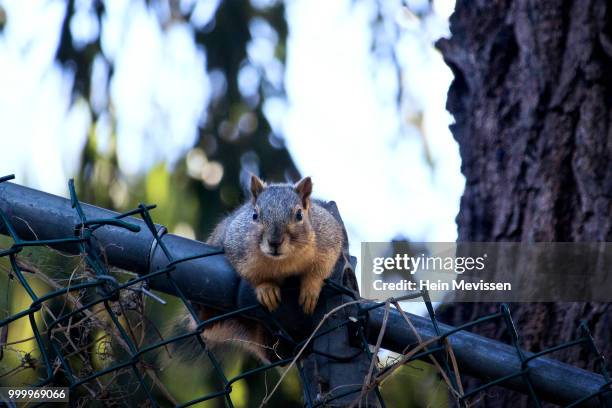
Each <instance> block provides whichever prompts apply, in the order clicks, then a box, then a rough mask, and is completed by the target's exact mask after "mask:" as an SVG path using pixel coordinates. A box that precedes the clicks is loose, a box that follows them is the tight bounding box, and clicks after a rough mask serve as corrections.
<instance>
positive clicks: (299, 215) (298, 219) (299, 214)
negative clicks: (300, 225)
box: [295, 210, 304, 221]
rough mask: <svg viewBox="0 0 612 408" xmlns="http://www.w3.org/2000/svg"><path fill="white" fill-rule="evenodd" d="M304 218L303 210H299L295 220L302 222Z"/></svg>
mask: <svg viewBox="0 0 612 408" xmlns="http://www.w3.org/2000/svg"><path fill="white" fill-rule="evenodd" d="M303 218H304V216H303V215H302V210H297V211H296V212H295V220H296V221H302V219H303Z"/></svg>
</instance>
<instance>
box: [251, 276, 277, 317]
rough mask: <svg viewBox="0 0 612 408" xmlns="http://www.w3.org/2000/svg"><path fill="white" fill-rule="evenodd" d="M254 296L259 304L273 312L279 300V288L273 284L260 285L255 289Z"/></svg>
mask: <svg viewBox="0 0 612 408" xmlns="http://www.w3.org/2000/svg"><path fill="white" fill-rule="evenodd" d="M255 294H256V295H257V300H258V301H259V303H261V304H262V305H264V306H265V307H266V309H268V310H269V311H271V312H272V311H274V310H276V308H277V307H278V305H279V303H280V299H281V293H280V287H278V285H275V284H273V283H262V284H261V285H258V286H257V287H256V288H255Z"/></svg>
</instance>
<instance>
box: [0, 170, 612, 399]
mask: <svg viewBox="0 0 612 408" xmlns="http://www.w3.org/2000/svg"><path fill="white" fill-rule="evenodd" d="M11 178H12V176H7V177H2V178H0V183H2V182H5V181H8V180H10V179H11ZM4 185H5V186H15V185H13V184H11V183H5V184H4ZM7 191H8V190H7V189H5V190H2V189H1V188H0V220H1V222H0V232H2V233H3V234H5V235H8V236H9V238H10V243H9V245H8V246H6V247H4V248H1V247H0V259H5V260H7V263H6V265H8V266H7V267H6V268H3V269H4V272H6V276H7V278H8V280H7V286H6V287H7V290H6V299H5V304H6V305H7V306H6V310H5V311H2V313H4V314H5V316H2V315H0V318H1V319H2V320H0V385H17V384H14V381H13V380H12V379H14V378H15V376H17V375H19V373H22V372H24V371H31V372H34V373H35V375H34V376H35V377H36V378H37V380H36V381H33V382H31V383H30V384H28V385H30V386H33V387H44V386H67V387H69V390H70V395H71V399H70V404H71V405H72V406H84V405H86V404H88V401H94V400H98V401H103V402H104V403H108V405H112V404H115V405H118V406H121V405H130V404H133V403H134V401H138V403H139V404H140V405H141V406H153V407H156V406H173V405H174V406H180V407H185V406H190V405H194V404H197V403H200V402H203V401H209V400H218V401H221V403H222V405H225V406H228V407H233V406H235V404H234V402H233V401H232V392H233V389H235V384H236V383H237V382H239V381H241V380H245V379H249V378H252V377H255V376H261V375H265V374H266V372H268V371H270V370H273V371H276V373H280V377H279V378H278V381H277V382H276V384H275V385H274V386H272V387H270V389H268V390H267V392H266V395H265V396H264V398H263V400H262V401H261V405H262V406H263V405H265V404H266V403H269V401H270V399H271V398H272V395H273V394H274V393H275V391H276V390H277V388H278V386H279V384H280V383H281V382H282V381H283V380H284V379H285V378H286V375H287V373H288V372H289V369H290V368H292V367H295V368H296V369H297V372H298V374H299V378H300V379H301V382H302V388H303V390H304V393H303V394H304V395H303V404H304V405H305V406H307V407H318V406H383V407H384V406H385V402H384V399H383V397H382V394H381V391H380V389H379V387H380V385H381V384H383V383H384V382H385V381H386V380H388V379H389V378H390V377H391V376H392V375H393V374H394V373H395V372H396V370H397V369H398V368H400V367H402V366H404V365H406V364H407V363H410V362H413V361H415V360H425V361H427V362H429V363H431V364H432V365H433V367H435V369H436V371H437V374H438V376H439V377H440V378H441V380H442V381H444V383H446V385H447V386H448V390H449V395H450V399H449V401H450V402H449V404H450V405H453V404H454V405H457V406H468V405H469V404H470V402H471V401H474V400H475V398H477V396H478V395H480V394H481V393H482V392H485V391H486V390H488V389H489V388H490V387H493V386H504V387H510V388H513V389H518V390H521V391H522V392H524V393H526V394H527V395H528V396H529V398H530V399H531V401H533V405H534V406H537V407H539V406H541V405H542V404H543V402H544V400H548V401H552V402H556V403H559V404H563V405H564V406H566V407H577V406H583V405H584V406H606V405H605V404H606V403H608V402H609V401H610V399H609V398H610V397H609V396H610V393H611V390H610V384H611V383H612V381H611V379H610V375H609V373H608V371H607V368H606V362H605V359H604V357H603V356H602V355H601V354H600V353H599V351H598V350H597V348H596V346H595V343H594V341H593V339H592V337H591V335H590V333H589V330H588V327H587V324H586V323H584V322H583V323H582V324H581V326H580V333H578V335H577V338H576V339H575V340H574V341H572V342H568V343H564V344H560V345H558V346H556V347H553V348H550V349H547V350H543V351H541V352H538V353H527V352H525V351H523V350H522V348H521V345H520V336H519V334H520V333H519V329H518V328H517V327H516V325H515V323H514V322H513V320H512V316H511V313H510V309H509V307H508V306H507V305H500V308H499V312H497V313H495V314H492V315H489V316H484V317H482V318H480V319H478V320H475V321H471V322H468V323H466V324H464V325H462V326H459V327H455V328H452V327H449V326H445V325H443V324H442V323H439V322H438V320H437V319H436V315H435V312H434V308H433V306H432V303H431V301H430V300H429V297H428V295H427V293H426V292H419V293H415V294H414V295H412V296H409V297H410V298H412V299H422V301H423V302H424V304H425V306H426V308H427V311H428V314H427V317H425V318H423V317H419V316H413V315H410V314H408V313H405V312H404V311H403V310H402V308H401V304H400V302H401V301H403V300H407V298H402V299H390V300H388V301H386V302H377V303H374V302H369V301H366V300H363V299H360V298H359V297H358V293H357V292H356V290H355V289H356V284H355V283H354V282H353V284H352V285H351V282H348V281H347V280H346V276H344V278H342V279H330V280H328V281H327V283H326V287H325V288H324V292H323V294H322V297H321V298H322V301H320V305H319V307H318V309H321V311H320V312H319V313H318V314H315V319H314V320H313V321H310V320H306V321H305V322H306V323H304V322H300V321H297V322H296V320H295V318H291V319H287V318H285V317H284V316H282V315H277V314H272V313H268V312H267V311H266V310H265V309H264V308H262V307H261V306H260V305H259V304H258V303H257V302H256V301H253V299H254V297H253V295H252V293H251V294H249V295H248V296H247V297H246V298H247V299H249V300H250V303H249V304H246V305H243V306H241V307H235V305H236V303H235V302H234V303H231V305H234V308H233V309H232V310H227V309H228V308H230V307H231V306H228V305H229V303H227V304H224V305H220V303H221V302H223V301H224V300H223V299H224V298H232V299H235V298H236V296H237V295H236V293H233V295H232V292H236V291H239V290H241V289H240V288H242V287H243V286H241V287H223V285H222V283H223V282H221V283H220V282H212V284H211V283H208V285H209V286H207V287H205V286H204V284H197V283H195V284H194V283H193V282H187V283H186V282H185V276H186V275H184V274H181V273H179V272H180V268H183V267H185V268H187V267H188V268H190V269H193V265H192V263H193V262H195V261H198V262H202V264H203V265H210V270H211V271H215V270H219V269H220V268H221V266H219V264H218V263H217V264H216V263H215V262H221V261H222V259H223V256H222V251H219V250H217V249H214V248H210V247H201V246H198V247H193V246H192V247H190V246H189V245H192V243H193V242H191V243H189V242H187V241H189V240H183V241H180V242H179V244H180V245H179V244H176V243H174V242H172V243H171V244H170V243H169V242H170V241H167V239H166V237H167V236H168V235H170V234H165V231H164V229H163V227H160V226H158V225H156V224H154V222H153V219H152V216H151V210H152V209H153V208H154V206H147V205H144V204H141V205H140V206H139V207H138V208H136V209H134V210H132V211H128V212H125V213H122V214H115V215H113V216H104V217H102V218H91V217H88V216H87V215H86V213H87V211H84V209H83V206H84V204H81V202H80V201H79V200H78V197H77V194H76V192H75V188H74V184H73V183H72V181H71V182H70V183H69V191H70V204H71V207H72V211H73V212H74V214H75V215H76V220H77V222H76V223H75V225H69V228H70V231H72V233H71V234H66V229H64V230H63V234H64V235H54V234H58V233H61V232H62V230H58V229H57V228H50V229H49V231H48V232H47V233H42V234H41V235H43V236H39V231H41V228H42V226H41V225H42V224H44V223H45V222H46V221H45V220H50V219H51V218H52V217H53V216H57V215H58V213H57V211H55V210H53V208H47V207H46V205H47V204H46V203H47V201H45V199H44V197H43V198H41V199H39V200H37V201H36V200H34V199H33V198H32V197H33V196H28V195H22V196H20V199H23V200H26V201H27V200H29V199H32V200H33V201H31V204H32V205H31V206H29V207H28V211H31V214H38V216H37V217H34V218H36V219H25V218H27V217H22V216H18V215H16V214H13V213H12V211H11V208H12V206H13V205H14V202H12V201H11V199H5V201H3V192H4V193H6V192H7ZM31 191H34V190H31ZM22 204H23V203H22ZM24 208H25V207H24ZM54 211H55V213H54ZM107 213H109V214H112V213H110V212H107ZM136 216H137V217H140V219H141V220H142V221H140V220H138V222H136V219H135V218H134V217H136ZM30 218H32V217H30ZM58 219H59V218H58ZM63 221H64V223H66V222H68V221H69V220H67V219H63ZM109 227H110V228H111V229H112V231H114V233H115V234H122V235H121V242H132V241H138V242H142V241H143V240H142V239H141V238H142V237H143V236H144V235H143V234H147V235H148V236H149V237H150V238H151V240H150V241H147V242H152V243H153V246H154V248H155V249H154V251H155V254H156V255H151V251H153V249H152V248H146V245H148V244H147V243H145V244H146V245H145V244H142V245H141V247H142V250H135V249H134V250H128V251H124V252H121V251H119V252H116V253H115V252H113V251H116V249H117V248H114V247H113V245H109V244H108V242H111V243H112V242H114V241H113V239H117V238H116V237H117V236H119V235H111V236H109V237H108V239H107V240H105V239H102V238H100V236H101V235H103V234H107V232H103V231H107V230H108V228H109ZM43 229H44V228H43ZM27 230H29V231H30V234H27V235H31V238H32V239H25V238H24V233H23V231H26V232H27ZM119 231H121V232H119ZM130 240H132V241H130ZM117 242H118V243H117V244H116V245H117V246H122V245H123V244H121V242H119V241H117ZM102 244H104V245H102ZM105 245H106V246H105ZM139 245H140V244H139ZM194 245H195V244H194ZM30 247H33V248H45V250H47V251H48V250H52V249H49V248H59V249H61V250H62V251H66V250H67V251H68V252H70V253H72V254H73V255H72V256H71V257H70V258H68V260H67V261H66V268H73V270H72V273H71V274H70V277H69V278H68V279H63V280H62V279H54V278H53V276H49V275H50V274H48V273H47V272H46V271H44V268H41V267H40V266H39V265H36V264H35V263H34V262H31V261H30V260H29V259H26V257H24V256H22V255H23V251H24V250H25V249H27V248H30ZM176 248H181V250H180V251H177V250H176ZM193 248H205V249H206V250H205V251H203V252H202V251H200V252H196V251H195V250H194V249H193ZM130 257H132V258H133V259H127V258H130ZM145 258H146V259H145ZM154 258H155V259H157V260H158V261H157V262H156V261H155V259H154ZM117 259H119V261H117ZM160 259H161V260H162V261H163V265H161V266H160V262H161V261H159V260H160ZM139 260H140V261H142V263H143V264H146V268H144V267H139V268H130V266H131V265H132V264H133V263H134V262H139ZM353 262H354V261H353ZM153 264H156V265H157V266H156V267H153ZM113 266H119V267H122V268H124V269H138V270H139V272H140V275H129V276H128V277H127V278H126V275H122V274H119V273H117V270H116V269H115V268H114V267H113ZM0 267H1V264H0ZM224 267H225V268H227V266H224ZM342 267H343V268H345V267H346V265H345V266H342ZM142 269H146V271H144V272H143V271H142ZM192 272H193V271H192ZM194 273H200V275H202V274H204V273H205V272H204V271H195V272H194ZM192 276H193V275H192ZM33 277H36V278H38V279H41V280H42V281H43V282H45V284H46V285H47V288H49V287H50V288H51V290H46V291H44V292H45V293H42V292H41V290H39V289H38V288H37V286H36V285H35V284H33V279H32V278H33ZM353 277H354V276H353ZM213 278H214V276H213ZM15 281H16V282H15ZM15 284H17V285H18V286H19V287H20V288H21V289H20V291H22V293H21V296H22V297H27V298H29V300H28V305H27V306H26V307H24V308H22V309H21V310H18V311H13V312H12V313H11V312H10V308H9V306H8V305H9V304H10V303H11V299H9V294H11V295H12V296H17V294H18V292H19V291H18V290H17V289H16V288H12V289H11V290H9V289H8V288H9V286H10V285H15ZM210 285H212V286H210ZM212 288H215V289H214V290H213V289H212ZM152 289H158V290H162V291H164V292H167V293H171V294H173V295H175V296H176V297H177V298H178V299H179V301H180V304H181V305H182V307H183V308H184V309H185V310H186V311H187V313H188V315H189V316H190V319H191V320H192V321H193V322H195V324H192V325H191V326H190V327H189V329H188V330H183V332H181V333H178V334H174V335H172V336H164V335H162V334H161V333H159V332H157V331H156V329H154V325H152V324H151V322H148V321H147V319H148V318H147V317H146V314H145V313H144V309H145V301H146V302H153V303H157V304H158V307H162V308H163V307H165V306H163V304H164V303H165V301H164V300H163V299H161V298H160V297H159V296H158V295H157V294H156V292H153V291H152ZM213 292H220V293H213ZM194 293H195V294H196V295H198V298H197V299H194V297H196V295H194ZM202 299H205V300H208V301H209V302H210V303H212V306H223V307H220V309H223V310H226V312H224V313H222V314H219V315H217V316H215V317H213V318H210V319H207V320H200V319H199V318H198V314H197V313H196V310H194V306H193V304H192V301H196V302H197V301H200V300H202ZM215 299H217V300H215ZM13 303H15V302H13ZM17 303H19V302H17ZM321 303H322V304H321ZM239 315H240V316H247V317H250V318H253V317H255V318H256V319H257V320H258V321H259V322H260V323H261V324H264V326H265V327H266V328H267V329H268V330H269V331H270V332H271V333H274V335H275V336H276V338H278V343H277V344H278V345H281V346H282V347H283V350H289V351H288V352H287V353H285V354H283V356H282V357H281V356H280V355H279V358H278V359H277V360H276V361H273V362H272V363H269V364H260V365H259V366H257V367H255V368H253V369H249V370H248V371H245V372H241V373H238V374H233V375H230V373H229V370H228V369H227V368H226V367H224V366H223V363H222V362H221V361H220V358H219V357H218V356H217V355H216V352H215V351H214V349H213V348H211V347H208V345H207V343H206V341H205V340H204V339H203V337H202V333H203V331H204V330H205V329H206V328H207V327H210V325H212V324H215V323H217V322H219V321H222V320H227V319H232V318H235V317H236V316H239ZM20 319H27V321H28V325H29V329H30V331H31V333H32V335H31V336H29V337H28V336H26V338H24V339H17V340H12V341H8V339H9V333H11V331H13V330H16V329H15V325H14V323H16V322H18V321H20ZM491 322H494V323H495V324H500V325H504V327H505V330H506V331H507V333H508V334H509V337H510V339H511V344H510V345H508V346H506V345H501V344H500V343H499V342H495V341H492V340H488V339H484V338H481V337H480V336H476V335H473V334H471V333H468V331H469V329H470V328H472V327H475V326H478V325H483V324H490V323H491ZM296 326H299V327H300V330H296ZM185 327H186V326H185ZM304 327H306V328H307V330H304ZM425 328H426V329H425ZM145 333H149V334H150V333H153V336H152V337H154V338H155V340H153V341H151V340H150V338H147V339H146V340H145V337H151V336H150V335H149V336H145ZM296 333H299V335H296ZM338 333H342V335H343V336H345V337H342V339H341V340H340V341H337V336H338ZM470 336H471V337H470ZM12 338H13V339H14V338H15V335H13V336H12ZM26 341H30V342H33V343H32V347H31V351H28V352H20V353H18V355H19V359H17V360H16V361H15V360H13V361H9V359H8V358H7V351H10V350H12V349H15V348H16V347H17V346H18V344H20V343H23V342H26ZM187 341H188V342H189V344H190V347H194V348H197V352H196V354H198V355H200V356H204V358H205V359H206V360H207V364H209V365H210V366H211V367H212V370H211V372H212V376H211V377H210V378H208V379H206V380H207V381H210V382H211V383H214V384H215V388H214V390H213V391H211V392H208V393H206V394H204V395H201V396H199V397H198V398H195V399H192V400H190V401H186V402H178V401H176V399H175V397H174V396H173V395H172V393H171V392H170V391H169V390H168V389H167V388H166V387H165V385H164V382H163V381H162V380H161V379H160V376H159V374H160V373H159V370H158V367H156V365H155V364H154V363H152V362H151V359H150V358H149V357H150V356H151V355H152V354H153V353H156V352H160V351H165V350H167V349H168V348H169V347H172V346H173V345H174V344H176V343H181V342H187ZM474 342H480V343H477V344H484V345H485V346H486V347H475V344H476V343H474ZM464 343H466V344H464ZM470 344H471V346H470ZM504 347H505V348H504ZM569 347H582V348H584V350H585V351H586V352H587V353H588V354H589V355H590V356H591V358H593V359H595V361H596V364H595V366H596V371H597V373H596V374H595V373H589V372H587V371H584V370H580V369H578V368H574V367H571V366H567V365H564V364H562V363H559V362H556V361H554V360H551V359H548V358H545V356H546V355H548V354H550V353H553V352H555V351H558V350H561V349H564V348H569ZM383 349H387V350H393V351H394V352H396V354H393V358H391V359H389V361H390V362H387V363H386V364H383V363H382V362H381V361H380V360H379V359H378V357H377V356H378V355H379V354H380V352H382V350H383ZM510 353H512V354H513V356H511V354H510ZM504 356H505V357H504ZM509 356H511V357H509ZM510 358H512V359H513V361H512V363H509V359H510ZM479 359H480V360H479ZM483 359H484V360H483ZM3 360H4V361H3ZM482 361H493V362H496V363H495V364H482ZM356 364H357V365H356ZM464 367H467V369H464ZM334 370H336V371H334ZM334 373H335V374H334ZM338 373H340V375H339V374H338ZM558 373H562V374H563V375H559V376H556V377H555V375H556V374H558ZM466 374H467V375H471V376H476V377H479V378H481V379H482V380H483V384H482V385H481V386H479V387H477V388H475V389H471V390H465V389H464V388H463V383H462V375H466ZM351 375H352V376H353V377H352V378H350V377H351ZM355 375H357V376H358V377H359V378H360V379H361V381H359V382H358V383H356V382H355V381H354V378H355ZM326 376H327V377H328V378H327V380H326V381H327V383H326V385H325V386H322V385H321V384H322V379H321V378H322V377H326ZM330 377H331V379H330ZM345 377H346V378H345ZM204 380H205V379H203V381H204ZM338 384H340V385H338ZM572 384H573V385H572ZM572 387H573V388H572ZM570 389H571V390H572V391H571V392H572V393H569V392H570V391H568V390H570ZM568 393H569V394H568ZM576 396H577V397H576Z"/></svg>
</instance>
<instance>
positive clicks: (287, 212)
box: [251, 175, 314, 259]
mask: <svg viewBox="0 0 612 408" xmlns="http://www.w3.org/2000/svg"><path fill="white" fill-rule="evenodd" d="M311 192H312V181H311V180H310V177H304V178H303V179H302V180H300V181H298V182H297V183H295V184H270V185H267V184H266V183H264V182H263V181H262V180H261V179H259V177H257V176H255V175H252V176H251V195H252V199H251V203H252V205H253V214H252V222H253V225H254V226H255V227H256V231H257V232H258V234H257V237H258V239H259V242H258V244H259V249H260V250H261V252H262V253H263V254H264V255H265V256H268V257H271V258H275V259H282V258H285V257H286V256H289V255H291V254H292V253H294V252H296V251H299V250H300V249H302V248H304V247H306V246H308V245H310V244H311V243H312V240H313V239H314V237H313V229H312V225H311V224H310V207H311V205H310V193H311Z"/></svg>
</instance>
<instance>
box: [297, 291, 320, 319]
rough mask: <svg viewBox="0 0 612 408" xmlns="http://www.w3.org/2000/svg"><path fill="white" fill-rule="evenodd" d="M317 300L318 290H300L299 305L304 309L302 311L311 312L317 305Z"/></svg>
mask: <svg viewBox="0 0 612 408" xmlns="http://www.w3.org/2000/svg"><path fill="white" fill-rule="evenodd" d="M318 300H319V292H318V291H317V292H316V293H314V292H309V291H306V290H302V291H301V292H300V305H301V306H302V309H304V313H306V314H312V313H313V312H314V310H315V307H316V306H317V301H318Z"/></svg>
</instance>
